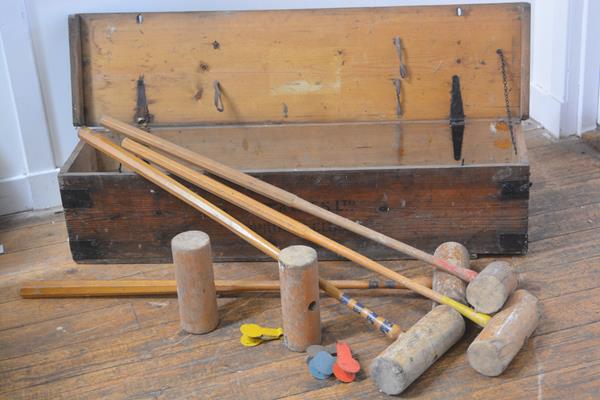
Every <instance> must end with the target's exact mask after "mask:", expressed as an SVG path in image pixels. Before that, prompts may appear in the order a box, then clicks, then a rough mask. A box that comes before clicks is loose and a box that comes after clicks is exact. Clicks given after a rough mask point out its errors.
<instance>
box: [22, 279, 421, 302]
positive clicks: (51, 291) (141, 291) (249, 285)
mask: <svg viewBox="0 0 600 400" xmlns="http://www.w3.org/2000/svg"><path fill="white" fill-rule="evenodd" d="M415 280H416V281H419V282H421V283H422V284H423V285H425V286H428V285H429V286H431V278H428V277H417V278H415ZM329 283H330V284H331V285H333V286H334V287H336V288H338V289H405V288H404V287H402V286H401V285H399V284H397V283H396V282H394V281H379V280H375V279H373V280H330V281H329ZM215 287H216V289H217V292H219V293H235V292H259V291H260V292H262V291H279V281H276V280H274V281H272V280H257V281H245V280H218V279H217V280H215ZM19 293H20V295H21V297H23V298H26V299H40V298H60V297H100V296H156V295H158V296H161V295H176V294H177V286H176V284H175V281H174V280H139V279H136V280H52V281H29V282H25V283H23V285H22V286H21V289H20V292H19Z"/></svg>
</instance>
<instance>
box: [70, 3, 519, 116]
mask: <svg viewBox="0 0 600 400" xmlns="http://www.w3.org/2000/svg"><path fill="white" fill-rule="evenodd" d="M461 9H462V11H463V15H462V16H457V11H456V7H455V6H435V7H388V8H354V9H322V10H275V11H239V12H236V11H229V12H189V13H144V14H140V15H141V18H139V19H138V16H137V15H138V14H134V13H132V14H127V13H125V14H82V15H80V18H81V41H82V58H83V60H85V62H84V63H83V71H82V73H83V82H84V94H83V98H84V103H85V104H84V106H85V112H86V117H85V121H86V123H87V124H88V125H97V124H98V122H97V121H98V118H99V116H100V115H102V114H108V115H112V116H114V117H117V118H120V119H123V120H126V121H132V120H133V113H134V112H133V110H135V108H136V85H137V83H136V82H137V81H138V79H139V78H140V77H141V76H143V81H144V86H145V92H146V97H147V99H148V102H149V111H150V113H151V114H152V115H153V124H155V125H173V124H180V125H181V124H183V125H197V124H201V123H211V122H212V123H250V122H301V121H304V122H306V121H321V122H322V121H374V120H397V119H398V116H397V115H396V108H397V107H396V106H397V104H396V93H395V88H394V84H393V80H394V79H398V78H399V61H398V55H397V53H396V48H395V46H394V44H393V39H394V38H395V37H400V38H401V40H402V44H403V47H404V52H405V60H406V63H407V67H408V71H409V79H406V80H404V81H403V82H402V95H401V99H402V109H403V110H404V114H403V115H402V119H404V120H432V119H447V117H448V110H449V101H450V99H449V92H450V86H451V78H452V76H453V75H459V76H460V78H461V87H462V91H463V93H462V98H463V102H464V106H465V114H466V115H467V117H469V118H471V119H474V118H494V117H498V116H504V115H505V114H506V111H505V110H504V107H505V106H504V95H503V85H502V78H501V74H500V69H499V61H498V55H497V54H496V49H498V48H502V49H503V50H504V52H505V54H506V57H507V62H508V69H509V77H510V80H511V82H510V87H511V92H510V99H511V105H512V109H513V110H512V111H513V115H515V116H520V115H521V114H522V113H523V111H524V110H521V104H523V105H524V104H527V101H525V100H524V97H523V96H526V92H525V93H522V87H523V86H522V85H523V83H522V82H523V80H524V79H525V76H524V74H526V72H524V71H523V70H527V69H528V67H529V63H528V62H526V60H525V59H524V56H523V53H525V52H526V51H527V47H526V46H525V45H524V44H523V43H524V42H525V41H528V40H529V36H528V34H527V33H528V30H527V29H526V27H527V26H528V25H529V7H528V6H525V5H523V4H495V5H464V6H461ZM307 27H310V29H307ZM440 29H442V30H440ZM440 32H443V34H440ZM484 33H485V34H484ZM190 38H194V40H190ZM76 79H79V77H76ZM214 81H218V82H220V86H221V88H222V91H223V94H222V100H223V103H224V111H223V112H218V111H217V110H216V108H215V106H214V104H213V95H214V89H213V86H214ZM524 86H525V87H527V86H528V84H525V85H524ZM484 88H485V89H484ZM248 99H252V100H251V101H249V100H248Z"/></svg>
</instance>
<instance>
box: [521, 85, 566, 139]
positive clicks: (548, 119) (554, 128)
mask: <svg viewBox="0 0 600 400" xmlns="http://www.w3.org/2000/svg"><path fill="white" fill-rule="evenodd" d="M529 93H530V94H529V96H530V100H529V102H530V103H529V106H530V113H531V117H532V118H534V119H535V120H537V121H538V122H539V123H541V124H542V125H543V126H544V128H546V129H547V130H548V131H549V132H550V133H552V135H554V137H556V138H558V137H559V136H560V134H561V125H560V124H561V116H562V110H563V103H562V102H561V101H560V100H558V99H557V98H556V97H554V96H552V95H551V94H550V93H547V92H545V91H544V90H543V89H541V88H539V87H538V86H536V85H534V84H532V85H531V87H530V92H529Z"/></svg>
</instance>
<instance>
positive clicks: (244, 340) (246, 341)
mask: <svg viewBox="0 0 600 400" xmlns="http://www.w3.org/2000/svg"><path fill="white" fill-rule="evenodd" d="M240 343H241V344H242V345H243V346H245V347H254V346H258V345H259V344H261V343H262V340H261V339H260V338H252V337H248V336H246V335H242V337H241V338H240Z"/></svg>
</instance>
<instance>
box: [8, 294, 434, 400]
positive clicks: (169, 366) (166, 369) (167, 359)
mask: <svg viewBox="0 0 600 400" xmlns="http://www.w3.org/2000/svg"><path fill="white" fill-rule="evenodd" d="M271 300H272V301H271V302H265V301H264V299H263V300H262V301H261V300H260V299H254V300H252V301H250V302H248V301H246V302H245V303H243V304H244V306H243V307H244V308H243V309H244V311H245V312H244V313H243V314H241V313H240V305H241V304H240V303H239V302H238V303H237V304H234V305H233V306H234V308H232V312H230V313H226V314H225V316H224V318H223V319H224V321H223V322H222V327H221V328H220V329H219V330H218V331H215V332H213V333H210V334H208V335H202V336H197V335H184V336H178V335H177V331H178V330H179V328H178V326H176V324H164V323H163V324H158V325H157V324H156V319H155V320H154V324H155V325H154V326H155V327H156V329H154V328H152V329H151V328H148V330H151V331H152V332H153V333H154V334H153V335H148V333H147V332H146V333H144V332H142V331H143V330H144V329H141V330H139V331H136V332H134V333H133V334H132V335H133V336H132V339H133V340H126V341H124V339H120V337H116V338H113V341H114V342H115V343H117V344H118V345H117V346H118V347H120V349H121V351H122V354H121V355H117V354H115V353H114V352H111V350H110V349H111V348H112V346H107V345H106V344H103V343H102V341H101V342H100V343H91V344H90V343H88V344H86V348H87V349H89V351H88V352H86V353H85V354H82V353H80V352H77V351H76V350H75V349H72V350H67V351H68V352H69V353H70V354H71V356H74V357H76V358H77V359H82V360H84V359H89V360H96V361H98V362H97V363H93V362H92V363H89V367H87V368H86V370H89V371H90V372H89V373H86V374H84V375H79V374H74V373H73V372H74V371H73V370H72V369H70V368H67V369H65V372H66V374H67V376H66V377H65V379H56V380H52V381H50V382H47V385H45V387H42V388H40V387H38V386H33V387H32V388H31V390H32V391H31V393H30V395H31V394H33V395H35V393H36V391H38V390H39V389H42V390H45V391H47V392H48V393H58V392H59V391H60V390H62V393H64V395H68V394H69V393H70V392H72V391H76V392H78V391H80V390H81V389H85V390H86V391H90V394H89V395H90V396H97V397H98V396H99V397H110V396H111V395H114V393H113V390H114V389H113V388H114V384H115V382H116V381H119V383H118V384H121V383H120V381H121V378H122V377H123V372H124V371H125V370H127V371H129V372H128V373H127V375H129V376H130V377H131V378H132V379H131V385H126V386H125V387H124V390H125V392H131V391H133V390H139V391H148V390H149V389H150V388H154V387H156V385H158V386H161V385H165V384H167V383H166V382H167V381H168V380H170V379H173V378H174V377H176V376H178V375H179V374H180V373H181V372H183V371H187V372H186V373H191V374H195V375H196V377H198V376H202V377H203V379H206V382H208V381H210V379H211V377H215V376H220V375H222V374H224V373H225V374H226V373H228V372H232V371H237V370H241V369H246V368H248V367H251V366H253V365H266V364H269V363H270V362H271V361H272V360H276V359H291V358H300V359H301V360H302V363H303V366H304V368H305V364H304V360H303V358H304V357H303V355H302V354H298V353H291V352H289V351H287V350H286V349H285V348H284V347H283V346H281V344H280V343H269V344H268V345H264V346H261V347H260V348H257V349H254V350H256V351H254V352H249V351H248V350H247V349H245V348H243V347H242V346H241V345H240V344H239V341H238V340H239V331H238V329H239V324H241V323H243V322H247V321H249V320H256V319H259V320H260V321H264V323H265V324H272V325H273V324H274V325H276V324H277V323H279V322H280V321H279V319H280V309H279V306H278V303H279V301H278V299H271ZM413 301H414V300H413ZM418 301H419V302H420V303H422V307H421V308H427V307H429V306H430V305H429V303H427V302H425V301H421V300H420V299H419V300H418ZM373 303H374V307H375V306H377V308H382V307H381V306H383V305H385V304H386V303H387V307H383V309H384V310H386V311H387V310H391V309H393V308H395V309H397V310H399V309H401V308H399V307H397V300H394V299H392V298H385V299H383V300H382V299H379V300H378V299H374V302H373ZM393 303H395V304H396V305H392V304H393ZM411 303H412V302H409V305H410V304H411ZM399 311H402V310H399ZM403 311H405V312H407V313H408V314H411V315H412V319H413V320H414V319H416V318H418V315H419V313H420V311H422V310H419V309H416V310H408V309H405V310H403ZM172 314H173V315H174V316H175V318H177V316H176V312H174V313H172ZM340 314H341V316H340ZM162 315H163V316H165V315H169V313H167V312H165V310H163V311H162ZM322 315H323V320H324V321H330V323H329V324H327V325H326V326H327V328H326V331H325V332H324V334H325V340H327V341H331V340H332V338H333V337H342V332H344V331H347V330H348V329H349V327H352V328H355V327H358V328H359V329H358V330H356V332H357V334H360V335H365V336H371V337H375V338H378V340H379V341H380V342H381V343H389V340H387V339H386V338H385V337H383V336H382V335H378V334H377V333H374V332H373V331H372V329H371V328H370V327H368V326H367V325H366V324H364V322H363V321H360V320H359V319H357V318H356V316H354V315H353V314H352V313H351V312H350V311H347V310H346V309H345V308H343V307H340V306H339V305H338V304H337V302H335V301H333V300H332V299H327V300H325V301H324V302H323V305H322ZM249 318H252V319H249ZM126 335H131V334H123V335H121V336H123V337H124V336H126ZM172 336H175V337H177V340H173V338H172ZM169 337H171V338H169ZM158 338H161V339H158ZM167 338H169V339H167ZM138 340H142V342H138ZM121 343H123V346H120V344H121ZM214 346H216V347H214ZM216 348H218V357H217V356H216V353H215V349H216ZM55 354H56V352H55ZM56 355H57V359H54V363H55V366H54V371H57V366H59V365H61V364H62V363H63V362H64V363H65V366H67V367H68V366H69V365H71V364H72V363H75V364H77V365H79V364H80V361H78V360H73V359H72V358H71V356H69V357H67V358H66V359H64V361H63V360H62V355H61V354H56ZM47 357H48V355H43V354H42V355H41V358H42V359H48V358H47ZM115 357H117V358H118V359H117V362H116V363H115V362H114V358H115ZM129 357H133V359H130V358H129ZM103 360H106V361H105V362H107V363H104V364H103V363H102V361H103ZM234 360H235V361H234ZM82 364H85V363H82ZM14 367H16V365H13V368H11V371H14V372H12V373H11V374H10V375H11V376H13V377H16V376H23V372H24V371H21V369H20V368H18V367H17V368H14ZM50 368H52V366H51V365H49V364H47V365H43V364H42V365H41V366H40V368H39V369H37V374H40V376H45V375H46V374H48V372H49V369H50ZM59 374H60V373H59ZM27 375H29V374H27ZM134 377H135V379H133V378H134ZM197 381H198V380H197V378H196V382H197ZM150 382H152V383H150ZM67 388H68V389H67ZM92 390H94V392H91V391H92ZM14 394H15V395H16V396H18V394H19V392H14ZM11 395H13V393H11Z"/></svg>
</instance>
